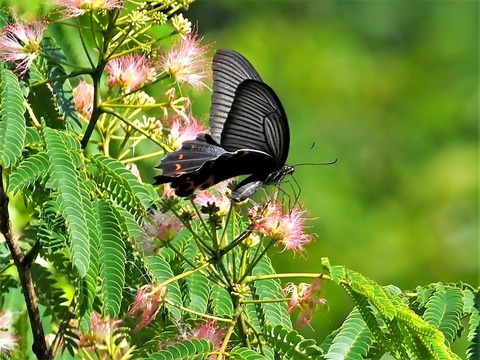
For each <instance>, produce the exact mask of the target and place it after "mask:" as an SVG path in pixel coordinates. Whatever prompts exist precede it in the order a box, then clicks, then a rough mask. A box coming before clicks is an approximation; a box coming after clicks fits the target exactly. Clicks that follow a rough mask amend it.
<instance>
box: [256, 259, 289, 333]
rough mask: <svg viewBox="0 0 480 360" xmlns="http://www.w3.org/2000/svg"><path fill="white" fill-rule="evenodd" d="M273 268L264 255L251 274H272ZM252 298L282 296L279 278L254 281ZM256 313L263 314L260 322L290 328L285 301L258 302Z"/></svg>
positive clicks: (277, 297) (272, 298)
mask: <svg viewBox="0 0 480 360" xmlns="http://www.w3.org/2000/svg"><path fill="white" fill-rule="evenodd" d="M274 273H275V270H274V269H273V267H272V263H271V261H270V259H269V258H268V257H267V256H266V255H265V256H263V257H262V258H261V259H260V261H259V262H258V264H257V266H255V268H254V269H253V271H252V275H255V276H261V275H270V274H274ZM251 288H252V293H253V298H254V299H255V300H278V299H282V298H284V294H283V291H282V287H281V285H280V280H278V279H266V280H259V281H256V282H255V283H254V284H253V285H252V286H251ZM257 313H261V314H263V316H262V317H261V319H259V320H260V322H261V323H263V324H270V325H271V326H273V327H275V326H276V325H282V327H283V328H285V329H287V330H291V329H292V322H291V320H290V315H289V313H288V310H287V303H286V302H265V303H262V304H260V309H257Z"/></svg>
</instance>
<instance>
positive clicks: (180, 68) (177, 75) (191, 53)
mask: <svg viewBox="0 0 480 360" xmlns="http://www.w3.org/2000/svg"><path fill="white" fill-rule="evenodd" d="M200 40H201V39H197V38H196V37H195V34H187V35H185V37H183V38H181V39H179V41H177V42H175V43H174V44H173V45H172V47H171V48H170V50H168V51H167V52H165V53H164V54H163V55H162V56H161V57H160V60H159V62H158V67H159V68H160V69H161V70H162V71H164V72H165V73H166V74H168V75H169V76H170V77H172V78H173V79H174V80H175V82H177V83H179V84H187V85H191V86H193V87H198V88H201V87H206V86H207V85H206V84H205V83H204V82H203V80H204V79H205V78H207V77H208V74H209V72H208V67H209V63H208V62H207V58H206V53H207V50H208V46H206V45H200Z"/></svg>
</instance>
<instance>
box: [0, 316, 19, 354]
mask: <svg viewBox="0 0 480 360" xmlns="http://www.w3.org/2000/svg"><path fill="white" fill-rule="evenodd" d="M13 334H14V333H13V314H12V313H11V312H7V313H0V354H2V353H10V352H11V351H12V350H13V349H14V348H15V346H16V345H17V343H18V340H19V338H18V337H17V336H14V335H13Z"/></svg>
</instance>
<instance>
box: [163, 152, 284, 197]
mask: <svg viewBox="0 0 480 360" xmlns="http://www.w3.org/2000/svg"><path fill="white" fill-rule="evenodd" d="M177 152H179V151H177ZM177 152H175V153H177ZM175 153H172V154H175ZM180 163H181V162H180ZM252 164H255V165H254V166H256V167H258V169H259V171H260V173H261V175H257V177H258V176H259V177H260V178H262V179H265V178H266V177H267V176H268V174H269V173H271V172H272V171H273V169H274V167H275V166H276V163H275V162H274V161H273V159H272V158H271V157H270V156H266V155H265V154H263V153H261V152H257V151H236V152H233V153H231V152H225V151H224V152H223V153H222V154H220V155H218V156H216V157H214V158H212V159H210V160H207V161H205V162H203V163H202V164H201V165H200V166H199V167H198V168H196V169H195V170H192V171H187V172H176V173H175V172H174V173H170V174H167V175H165V173H163V174H162V175H159V176H156V177H155V179H156V184H163V183H166V182H171V186H172V188H174V189H175V193H176V194H177V195H178V196H188V195H191V194H192V193H193V192H194V191H195V190H196V189H207V188H209V187H210V186H212V185H215V184H217V183H219V182H220V181H223V180H226V179H230V178H232V177H235V176H238V175H243V174H246V173H249V172H250V171H251V170H252Z"/></svg>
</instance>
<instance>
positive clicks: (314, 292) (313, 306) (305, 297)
mask: <svg viewBox="0 0 480 360" xmlns="http://www.w3.org/2000/svg"><path fill="white" fill-rule="evenodd" d="M321 290H322V279H320V278H317V279H315V280H313V282H312V283H311V284H307V283H300V284H299V285H298V286H297V285H295V284H293V283H288V284H287V285H286V286H285V288H284V289H283V291H284V292H285V293H286V294H292V297H291V299H290V303H289V305H288V312H290V313H291V312H292V311H293V310H294V309H295V308H297V307H298V308H299V309H300V313H299V314H298V317H297V321H296V324H297V326H305V325H307V324H308V323H309V322H310V321H311V320H312V318H313V313H314V312H315V311H316V310H317V308H318V306H319V305H325V304H326V303H327V301H326V300H325V299H323V298H321V297H320V293H321Z"/></svg>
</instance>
